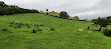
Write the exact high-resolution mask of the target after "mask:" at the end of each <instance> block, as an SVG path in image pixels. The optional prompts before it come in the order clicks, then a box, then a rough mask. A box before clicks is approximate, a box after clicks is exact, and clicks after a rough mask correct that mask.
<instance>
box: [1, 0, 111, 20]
mask: <svg viewBox="0 0 111 49" xmlns="http://www.w3.org/2000/svg"><path fill="white" fill-rule="evenodd" d="M0 1H4V2H5V3H6V4H9V5H17V6H20V7H23V8H29V9H37V10H40V11H41V10H42V11H45V9H49V10H50V11H56V12H60V11H66V12H68V14H69V15H71V16H72V17H74V16H79V17H80V18H81V19H86V18H87V19H93V18H98V17H99V16H101V17H105V16H110V15H111V0H0Z"/></svg>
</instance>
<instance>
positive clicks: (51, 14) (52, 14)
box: [40, 12, 77, 20]
mask: <svg viewBox="0 0 111 49" xmlns="http://www.w3.org/2000/svg"><path fill="white" fill-rule="evenodd" d="M40 13H42V14H46V12H40ZM49 15H50V16H54V17H58V18H59V17H61V16H60V13H58V12H49ZM68 19H69V20H77V19H76V18H73V17H71V16H69V18H68Z"/></svg>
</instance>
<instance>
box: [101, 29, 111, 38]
mask: <svg viewBox="0 0 111 49" xmlns="http://www.w3.org/2000/svg"><path fill="white" fill-rule="evenodd" d="M103 33H104V35H105V36H108V37H111V29H110V30H105V31H104V32H103Z"/></svg>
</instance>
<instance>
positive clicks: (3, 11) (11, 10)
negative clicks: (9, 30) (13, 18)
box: [0, 1, 39, 15]
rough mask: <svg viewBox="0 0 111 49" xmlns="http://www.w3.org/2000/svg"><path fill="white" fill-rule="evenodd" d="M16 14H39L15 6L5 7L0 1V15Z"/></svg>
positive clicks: (36, 11) (35, 11) (33, 10)
mask: <svg viewBox="0 0 111 49" xmlns="http://www.w3.org/2000/svg"><path fill="white" fill-rule="evenodd" d="M17 13H39V11H38V10H35V9H32V10H30V9H24V8H20V7H18V6H15V5H6V4H5V3H4V2H2V1H0V15H11V14H17Z"/></svg>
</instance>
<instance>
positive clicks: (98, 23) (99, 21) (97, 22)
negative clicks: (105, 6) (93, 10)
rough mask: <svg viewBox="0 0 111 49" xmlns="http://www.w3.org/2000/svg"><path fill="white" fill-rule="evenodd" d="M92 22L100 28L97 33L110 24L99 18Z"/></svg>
mask: <svg viewBox="0 0 111 49" xmlns="http://www.w3.org/2000/svg"><path fill="white" fill-rule="evenodd" d="M92 22H93V23H94V24H96V25H100V28H99V30H98V31H101V29H102V27H105V28H106V27H107V26H108V25H109V24H110V22H109V21H108V20H107V19H105V18H100V17H99V18H98V19H94V20H93V21H92ZM106 30H107V28H106Z"/></svg>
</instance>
